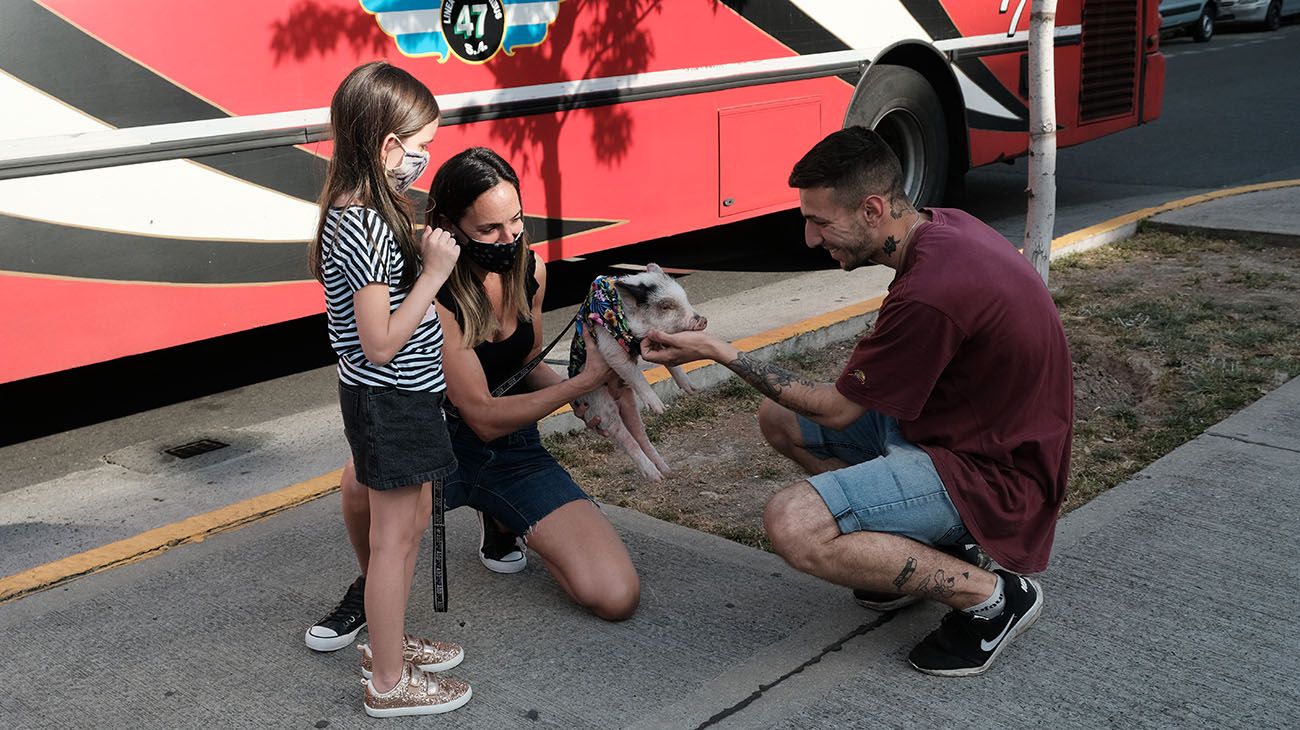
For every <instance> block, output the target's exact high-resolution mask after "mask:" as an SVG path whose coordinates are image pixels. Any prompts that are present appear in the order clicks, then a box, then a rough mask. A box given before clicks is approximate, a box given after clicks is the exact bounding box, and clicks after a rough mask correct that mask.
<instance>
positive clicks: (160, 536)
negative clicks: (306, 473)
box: [0, 470, 343, 603]
mask: <svg viewBox="0 0 1300 730" xmlns="http://www.w3.org/2000/svg"><path fill="white" fill-rule="evenodd" d="M342 474H343V471H342V470H339V471H335V472H331V473H329V474H325V475H323V476H319V477H316V478H314V479H308V480H307V481H305V482H300V483H298V484H295V485H293V486H291V487H285V488H284V489H279V490H276V491H274V492H270V493H267V494H262V495H259V496H257V497H253V498H252V499H246V500H244V501H242V502H236V503H235V504H231V505H227V506H225V507H221V508H220V509H215V510H212V511H211V512H205V513H203V514H201V515H195V516H193V517H189V518H186V519H184V520H181V521H179V522H173V523H171V524H170V525H163V526H162V527H159V528H156V529H153V530H148V531H146V532H142V533H140V534H138V535H133V536H131V537H128V538H126V539H125V540H118V541H117V542H113V543H109V544H107V545H103V546H101V547H97V548H94V549H92V550H87V551H85V552H81V553H77V554H76V555H70V556H68V557H66V558H63V559H62V560H55V561H53V562H50V563H45V564H44V565H38V566H36V567H35V568H31V569H29V570H24V571H23V572H21V573H15V574H14V575H10V576H7V577H5V578H0V603H5V602H7V601H11V600H14V599H16V598H21V597H23V596H25V595H27V594H29V593H34V592H36V591H40V590H44V589H46V588H52V587H54V586H56V585H59V584H60V583H63V582H65V581H68V580H72V579H73V578H79V577H81V576H83V575H90V574H92V573H98V572H99V571H101V570H107V569H109V568H115V567H117V566H119V565H129V564H131V563H134V562H136V561H139V560H145V559H147V558H152V557H154V556H155V555H159V554H161V553H164V552H166V551H167V550H170V549H171V548H174V547H177V546H179V545H186V544H189V543H196V542H203V540H204V539H206V538H207V537H208V536H209V535H215V534H217V533H220V532H225V531H226V530H233V529H235V528H237V527H242V526H243V525H246V524H248V523H250V522H253V521H256V520H260V519H261V518H263V517H267V516H269V515H273V514H275V513H276V512H283V511H284V510H286V509H289V508H290V507H296V506H298V505H300V504H304V503H306V502H310V501H312V500H313V499H317V498H318V497H323V496H325V495H326V494H329V493H330V492H333V491H334V490H336V489H338V488H339V478H340V477H341V476H342Z"/></svg>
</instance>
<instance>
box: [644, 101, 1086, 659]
mask: <svg viewBox="0 0 1300 730" xmlns="http://www.w3.org/2000/svg"><path fill="white" fill-rule="evenodd" d="M790 185H791V186H792V187H794V188H798V190H799V206H800V209H801V211H802V213H803V216H804V220H805V225H804V235H805V238H806V243H807V245H808V246H810V247H813V248H817V247H820V248H823V249H825V250H826V251H827V252H828V253H829V254H830V255H831V257H832V258H834V259H835V260H836V261H837V262H839V264H840V267H841V268H842V269H844V270H845V271H851V270H853V269H856V268H857V267H859V266H864V265H869V264H882V265H884V266H888V267H890V268H892V269H894V270H895V272H896V273H895V274H894V279H893V281H892V283H891V284H890V286H889V293H888V295H887V296H886V297H885V299H884V303H883V304H882V305H881V308H880V312H879V315H878V317H877V319H876V323H875V326H874V328H873V329H872V331H871V332H870V334H868V335H867V336H866V337H864V338H863V339H862V341H861V342H859V343H858V345H857V348H856V349H855V350H854V352H853V355H852V357H851V358H850V359H849V362H848V364H847V365H846V366H845V367H844V371H843V373H842V374H841V375H840V377H839V379H838V380H837V381H836V382H835V383H833V384H831V383H813V382H809V381H807V380H805V379H804V378H802V377H800V376H798V375H796V374H794V373H791V372H788V371H786V370H783V369H781V368H779V367H777V366H775V365H771V364H769V363H766V362H762V361H759V360H756V359H754V358H752V357H751V356H749V355H747V354H744V353H741V352H739V351H737V350H736V349H735V348H734V347H732V346H731V345H729V344H727V343H725V342H722V341H720V340H718V339H716V338H714V337H712V336H711V335H709V334H708V333H706V332H682V333H679V334H675V335H667V334H663V333H658V332H652V333H651V334H650V336H649V337H648V338H647V339H646V342H645V344H646V347H645V348H643V349H644V356H645V358H646V359H647V360H652V361H655V362H660V363H665V364H680V363H684V362H688V361H691V360H700V359H711V360H715V361H717V362H720V363H723V364H724V365H726V366H727V367H728V368H730V369H731V370H732V371H734V372H735V373H736V374H737V375H739V376H740V377H742V378H743V379H745V380H746V381H747V382H748V383H749V384H750V385H752V386H753V387H754V388H756V389H758V390H759V391H760V392H762V393H763V394H764V395H766V396H767V398H768V400H765V401H764V402H763V405H762V407H761V408H760V409H759V414H758V418H759V424H760V426H761V428H762V431H763V434H764V436H765V437H766V438H767V440H768V442H769V443H771V444H772V446H773V447H774V448H776V449H777V450H778V451H780V452H781V453H783V454H785V455H786V456H788V457H789V458H791V459H793V460H794V461H796V462H797V463H799V464H800V465H801V466H802V467H804V469H806V470H807V471H808V473H809V474H810V475H811V476H809V478H808V479H806V480H804V481H800V482H797V483H795V484H792V485H790V486H788V487H786V488H784V489H782V490H781V491H780V492H778V493H777V494H776V495H775V496H774V497H773V498H772V499H771V501H770V502H769V503H768V504H767V508H766V510H765V512H764V515H763V520H764V523H765V525H766V528H767V531H768V534H769V536H770V537H771V540H772V544H773V546H774V547H775V549H776V552H777V553H779V554H780V555H781V557H782V558H784V559H785V560H786V562H788V563H789V564H790V565H791V566H792V567H794V568H795V569H797V570H800V571H803V572H806V573H810V574H812V575H815V576H818V577H819V578H822V579H824V580H827V581H831V582H833V583H836V584H839V585H842V586H847V587H849V588H854V589H857V590H856V591H855V593H857V594H858V595H859V598H860V599H863V602H864V603H866V604H867V605H870V606H873V607H877V608H881V609H889V608H894V607H899V606H901V605H906V604H907V603H909V602H912V601H915V600H917V599H921V598H926V599H933V600H936V601H940V602H942V603H945V604H947V605H948V606H950V607H951V608H952V609H953V610H952V611H951V612H950V613H949V614H948V615H947V616H946V617H945V618H944V619H943V622H942V623H941V624H940V625H939V627H938V628H937V629H935V630H934V631H933V632H932V633H931V634H930V635H929V636H927V637H925V639H924V640H922V641H921V643H920V644H918V645H917V646H916V648H914V649H913V650H912V652H911V654H910V655H909V660H910V661H911V663H912V666H914V667H915V668H917V669H919V670H920V671H922V672H928V673H930V674H937V675H944V676H962V675H971V674H980V673H982V672H984V671H985V670H986V669H988V667H989V666H990V664H992V662H993V661H994V659H996V658H997V656H998V655H999V654H1000V653H1001V652H1002V650H1003V649H1004V648H1005V647H1006V645H1007V644H1008V643H1009V642H1010V641H1011V640H1012V639H1014V638H1016V636H1018V635H1020V634H1021V633H1022V632H1023V631H1024V630H1025V629H1027V628H1028V627H1029V625H1030V624H1032V623H1033V622H1034V620H1035V619H1037V618H1038V615H1039V613H1040V612H1041V611H1042V607H1043V591H1042V587H1041V586H1040V585H1039V584H1038V582H1036V581H1034V580H1031V579H1029V578H1024V577H1022V576H1021V575H1020V574H1022V573H1035V572H1039V571H1042V570H1043V569H1044V568H1045V567H1046V565H1047V558H1048V554H1049V553H1050V551H1051V547H1052V537H1053V533H1054V531H1055V527H1056V517H1057V512H1058V510H1059V508H1060V506H1061V501H1062V500H1063V499H1064V497H1065V483H1066V474H1067V472H1068V471H1069V461H1070V436H1071V424H1072V421H1073V410H1074V392H1073V380H1072V374H1071V363H1070V353H1069V349H1068V347H1067V345H1066V341H1065V332H1064V330H1063V329H1062V327H1061V321H1060V318H1059V316H1058V315H1057V312H1056V307H1055V305H1054V304H1053V302H1052V298H1051V296H1050V295H1049V294H1048V291H1047V288H1046V287H1045V286H1044V285H1043V282H1042V280H1041V279H1040V278H1039V277H1038V275H1037V273H1036V272H1035V271H1034V269H1033V267H1032V266H1031V265H1030V264H1029V262H1028V261H1027V260H1026V259H1025V258H1024V256H1022V255H1021V254H1020V252H1019V251H1017V250H1016V248H1015V247H1014V246H1012V245H1011V243H1009V242H1008V241H1007V240H1006V239H1005V238H1003V237H1002V236H1001V235H999V234H998V233H997V232H996V231H994V230H993V229H991V228H989V227H988V226H987V225H985V224H984V223H982V222H980V221H979V220H977V219H975V218H974V217H972V216H971V215H969V214H967V213H964V212H962V211H959V210H953V209H944V208H932V209H924V210H916V209H914V208H913V207H912V205H911V204H910V203H909V202H908V200H907V198H906V197H905V195H904V193H903V185H902V171H901V168H900V166H899V162H898V159H897V158H896V157H895V156H894V153H893V152H892V151H891V150H890V149H889V147H888V146H887V145H886V144H885V143H884V141H883V140H882V139H881V138H880V137H879V136H878V135H877V134H876V133H875V132H872V131H870V130H867V129H864V128H861V127H855V128H850V129H845V130H842V131H839V132H835V133H833V134H831V135H830V136H828V137H827V138H826V139H824V140H822V141H821V142H819V143H818V144H817V145H816V146H814V147H813V148H812V150H810V151H809V152H808V153H807V154H806V155H805V156H804V157H803V159H801V160H800V161H799V162H798V163H797V164H796V165H795V166H794V170H793V172H791V174H790ZM972 543H973V544H978V545H979V546H980V547H981V548H983V549H984V551H986V552H987V553H988V554H989V555H990V556H992V557H993V558H994V559H995V560H996V561H997V562H998V563H999V564H1000V565H1001V566H1003V567H1004V568H1006V569H1005V570H1004V569H998V570H994V571H992V572H989V571H987V570H983V569H981V568H980V567H979V565H978V561H974V560H972V559H971V558H970V557H969V555H970V553H969V552H967V551H963V550H961V549H960V548H961V546H963V545H970V544H972ZM963 558H965V559H963ZM968 561H969V562H968ZM972 563H976V564H972ZM1012 571H1014V572H1012Z"/></svg>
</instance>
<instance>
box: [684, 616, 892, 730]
mask: <svg viewBox="0 0 1300 730" xmlns="http://www.w3.org/2000/svg"><path fill="white" fill-rule="evenodd" d="M897 613H898V610H894V611H889V612H887V613H882V614H881V615H880V617H879V618H877V619H876V620H875V621H872V622H871V623H867V624H862V625H861V626H859V627H857V628H856V629H854V630H852V631H850V632H849V633H847V634H845V635H844V636H842V637H841V638H840V639H839V640H838V641H836V642H835V643H833V644H830V645H829V646H827V647H826V648H825V649H822V650H821V651H820V652H819V653H818V654H817V656H815V657H813V658H811V659H809V660H808V661H806V662H804V663H803V664H800V665H799V666H797V667H795V668H794V669H791V670H790V671H788V672H786V673H785V674H782V675H781V676H780V677H777V678H776V679H775V680H773V681H772V682H769V683H768V684H760V685H758V689H757V690H755V691H754V692H752V693H750V695H749V696H748V697H746V698H745V699H743V700H741V701H739V702H737V703H736V704H734V705H732V706H731V707H728V708H726V709H724V710H722V711H721V712H719V713H717V714H715V715H714V716H713V717H710V718H709V719H707V720H705V721H704V722H702V723H700V724H699V725H697V726H696V727H695V730H704V728H707V727H709V726H711V725H716V724H718V723H720V722H722V721H723V720H725V719H727V718H728V717H731V716H732V715H734V714H736V713H737V712H740V711H741V710H743V709H745V708H746V707H749V706H750V705H751V704H753V703H754V702H755V701H756V700H758V699H761V698H762V697H763V695H764V694H766V693H767V691H768V690H770V689H772V688H773V687H776V686H777V685H779V684H781V683H782V682H784V681H785V680H787V679H789V678H791V677H793V676H795V675H796V674H799V673H800V672H802V671H803V670H805V669H807V668H808V667H811V666H812V665H814V664H817V663H818V662H820V661H821V660H822V658H823V657H825V656H826V655H827V654H830V653H831V652H835V651H839V650H840V649H843V648H844V645H845V644H847V643H848V642H849V641H850V640H852V639H856V638H857V637H859V636H862V635H864V634H867V633H870V632H872V631H875V630H876V629H878V628H880V627H881V626H884V625H885V624H887V623H889V621H890V620H891V619H893V618H894V616H895V615H896V614H897Z"/></svg>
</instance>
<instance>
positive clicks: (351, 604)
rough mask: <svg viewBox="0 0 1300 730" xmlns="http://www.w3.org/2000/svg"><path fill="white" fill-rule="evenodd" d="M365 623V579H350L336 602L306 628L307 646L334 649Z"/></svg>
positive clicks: (317, 649) (347, 641)
mask: <svg viewBox="0 0 1300 730" xmlns="http://www.w3.org/2000/svg"><path fill="white" fill-rule="evenodd" d="M365 627H366V579H365V576H362V577H360V578H357V579H356V580H354V581H352V585H350V586H348V592H347V593H346V594H344V596H343V600H342V601H340V602H339V605H337V606H335V607H334V610H333V611H330V612H329V613H328V614H326V615H325V618H322V619H321V620H320V621H317V622H316V623H315V625H313V626H312V627H311V628H309V629H307V637H306V640H307V648H309V649H313V650H315V651H338V650H339V649H342V648H343V647H345V646H347V645H349V644H351V643H352V640H353V639H355V638H357V633H358V632H359V631H361V629H363V628H365Z"/></svg>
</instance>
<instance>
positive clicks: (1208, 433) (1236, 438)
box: [1205, 431, 1300, 454]
mask: <svg viewBox="0 0 1300 730" xmlns="http://www.w3.org/2000/svg"><path fill="white" fill-rule="evenodd" d="M1205 435H1206V436H1215V437H1218V438H1221V439H1227V440H1229V441H1240V442H1241V443H1243V444H1250V445H1252V446H1266V447H1268V448H1270V449H1277V450H1279V451H1290V452H1291V453H1293V454H1300V449H1293V448H1290V447H1288V446H1278V445H1277V444H1266V443H1264V442H1263V441H1251V440H1250V439H1244V438H1242V437H1240V436H1229V435H1228V434H1224V433H1213V432H1211V431H1206V432H1205Z"/></svg>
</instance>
